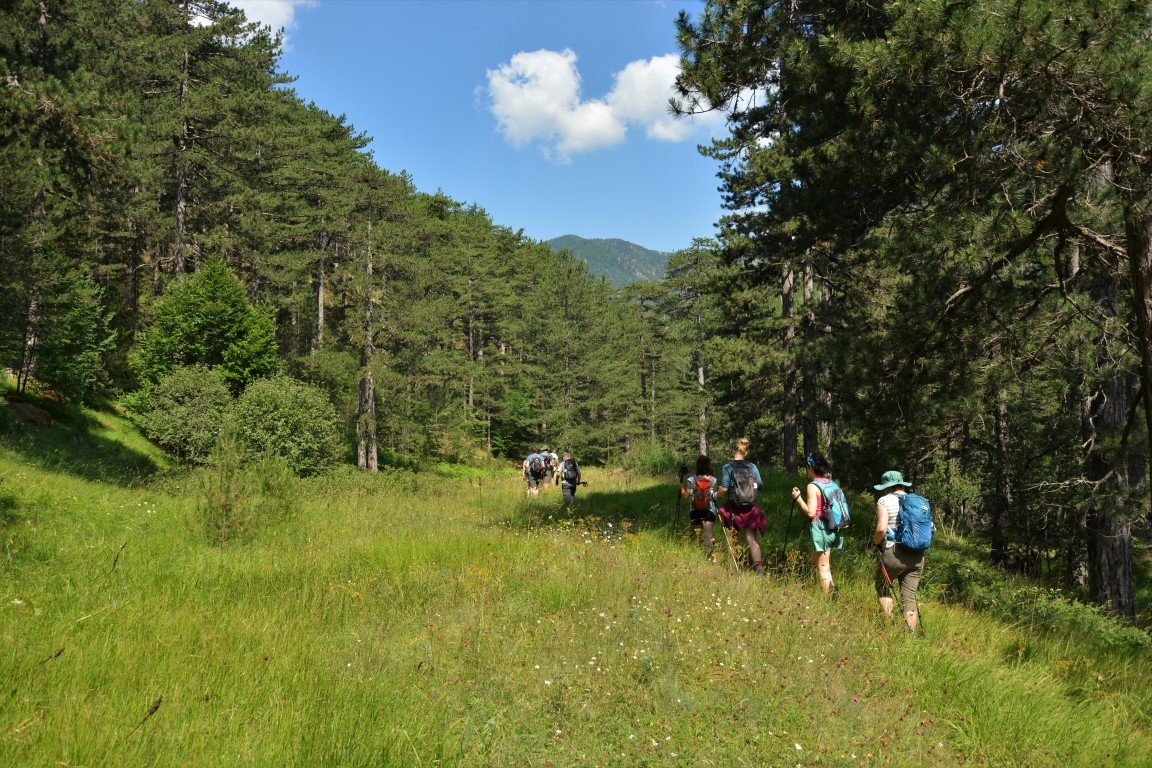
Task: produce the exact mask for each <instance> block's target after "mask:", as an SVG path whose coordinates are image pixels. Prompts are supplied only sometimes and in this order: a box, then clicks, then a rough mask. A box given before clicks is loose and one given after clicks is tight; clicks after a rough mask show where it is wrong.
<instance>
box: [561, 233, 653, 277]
mask: <svg viewBox="0 0 1152 768" xmlns="http://www.w3.org/2000/svg"><path fill="white" fill-rule="evenodd" d="M548 245H550V246H551V247H552V250H553V251H561V250H564V249H567V250H569V251H572V253H573V254H575V255H576V258H578V259H581V260H582V261H584V263H586V264H587V265H588V268H589V269H591V270H592V274H594V275H599V276H601V277H605V278H607V279H608V282H610V283H612V285H614V286H616V287H617V288H619V287H621V286H624V285H627V284H628V283H635V282H636V281H638V280H659V279H661V278H663V277H664V265H665V264H666V263H667V262H668V257H669V255H670V254H668V253H665V252H664V251H651V250H649V249H647V248H643V247H641V246H639V245H636V244H635V243H630V242H628V241H627V240H617V239H615V238H611V239H600V238H586V237H579V236H577V235H564V236H563V237H555V238H553V239H551V240H549V241H548Z"/></svg>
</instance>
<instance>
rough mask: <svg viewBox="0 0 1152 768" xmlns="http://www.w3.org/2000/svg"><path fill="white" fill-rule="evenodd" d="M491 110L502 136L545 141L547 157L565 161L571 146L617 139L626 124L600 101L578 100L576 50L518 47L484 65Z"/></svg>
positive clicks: (524, 141) (516, 140)
mask: <svg viewBox="0 0 1152 768" xmlns="http://www.w3.org/2000/svg"><path fill="white" fill-rule="evenodd" d="M488 95H489V97H490V98H491V100H492V103H491V109H492V114H493V115H495V116H496V122H497V123H498V124H499V126H500V131H501V132H502V133H503V134H504V138H506V139H507V140H508V141H510V142H512V143H513V144H515V145H517V146H522V145H524V144H527V143H530V142H533V141H544V142H546V143H547V144H549V145H550V149H548V150H546V153H547V154H548V155H549V157H552V158H553V159H555V160H557V161H559V162H565V163H566V162H568V161H569V160H570V157H571V154H572V153H573V152H587V151H590V150H593V149H599V148H601V147H607V146H611V145H613V144H618V143H620V142H621V141H623V140H624V134H625V131H626V130H627V129H626V128H625V126H624V124H623V123H622V122H621V121H620V120H618V119H617V118H616V117H615V116H614V115H613V114H612V110H611V109H610V108H609V107H608V105H607V104H605V103H604V102H602V101H581V99H580V73H579V72H578V71H577V70H576V54H575V53H573V52H572V51H570V50H565V51H562V52H560V53H557V52H555V51H533V52H531V53H529V52H522V53H518V54H516V55H515V56H513V57H512V60H511V61H510V62H508V63H507V64H504V65H502V66H501V67H500V68H499V69H494V70H488Z"/></svg>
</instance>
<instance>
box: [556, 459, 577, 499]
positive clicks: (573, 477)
mask: <svg viewBox="0 0 1152 768" xmlns="http://www.w3.org/2000/svg"><path fill="white" fill-rule="evenodd" d="M556 476H557V477H559V478H560V490H561V491H563V493H564V503H565V504H566V505H567V506H569V507H570V506H572V505H573V504H575V503H576V489H577V488H579V487H580V465H579V464H577V463H576V459H574V458H572V453H571V451H564V458H563V459H561V461H560V471H559V472H557V473H556Z"/></svg>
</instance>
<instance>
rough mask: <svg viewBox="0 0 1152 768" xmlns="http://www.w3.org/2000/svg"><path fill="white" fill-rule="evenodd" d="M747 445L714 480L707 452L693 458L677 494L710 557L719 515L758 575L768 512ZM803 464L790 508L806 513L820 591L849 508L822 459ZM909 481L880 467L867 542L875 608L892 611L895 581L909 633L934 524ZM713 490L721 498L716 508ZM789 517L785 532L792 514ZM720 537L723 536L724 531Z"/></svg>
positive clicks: (827, 586) (829, 583)
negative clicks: (802, 482)
mask: <svg viewBox="0 0 1152 768" xmlns="http://www.w3.org/2000/svg"><path fill="white" fill-rule="evenodd" d="M748 448H749V440H748V438H746V437H742V438H740V439H739V440H737V441H736V445H735V447H734V450H733V452H732V460H731V461H729V462H727V463H725V464H724V466H723V467H722V468H721V470H720V477H719V478H717V477H715V476H714V475H713V474H712V464H711V462H710V460H709V459H708V457H707V456H699V457H697V459H696V469H695V472H694V473H693V474H692V475H689V476H688V477H686V478H683V482H682V483H681V486H680V495H681V496H682V497H683V498H687V499H692V506H691V520H692V524H693V525H694V526H695V527H697V528H699V530H700V538H701V544H702V546H703V547H704V549H705V551H706V552H707V554H708V556H709V557H710V558H711V557H712V553H713V550H714V547H715V537H714V531H713V526H714V524H715V523H716V522H717V521H719V522H720V524H721V525H722V526H724V527H725V528H731V529H733V530H734V531H737V532H738V533H742V534H743V535H744V541H745V543H746V544H747V547H748V556H749V558H750V559H751V561H752V568H753V570H754V571H755V572H756V573H758V574H763V572H764V566H763V558H762V555H761V551H760V541H759V538H760V537H761V536H763V535H764V534H765V533H766V532H767V530H768V518H767V517H766V516H765V515H764V513H763V512H762V511H761V509H760V506H759V504H758V503H757V502H758V498H759V493H760V490H761V489H762V488H763V487H764V482H763V480H762V479H761V477H760V469H759V468H758V467H757V466H756V465H755V464H754V463H752V462H750V461H748V460H747V456H748ZM807 465H808V466H807V473H808V485H807V486H806V488H805V490H804V491H801V489H800V488H799V487H793V488H792V492H791V496H792V502H793V507H792V511H795V509H797V508H798V509H799V510H800V511H801V512H803V513H804V514H805V515H806V516H807V517H808V525H807V534H806V535H804V536H803V544H804V548H805V549H807V550H808V551H809V552H811V555H812V565H813V566H814V567H815V569H816V574H817V578H818V579H819V581H820V586H821V587H822V588H823V590H824V592H826V593H835V591H836V582H835V581H834V580H833V578H832V562H831V559H832V551H833V550H837V549H843V548H844V529H845V527H846V526H847V524H848V522H849V519H850V517H849V515H850V513H849V510H848V504H847V501H846V499H845V497H844V492H843V491H842V490H841V489H840V486H839V485H838V484H837V483H836V481H835V480H833V479H832V467H831V465H830V464H829V463H828V459H826V458H825V457H824V455H823V454H821V453H819V452H818V451H813V452H812V453H810V454H808V456H807ZM681 473H682V474H684V470H681ZM911 487H912V484H911V483H909V482H907V481H905V480H904V477H903V475H902V474H901V473H900V472H897V471H895V470H890V471H888V472H885V473H884V475H883V476H882V477H881V479H880V482H879V483H878V484H876V485H874V486H873V488H875V489H876V491H878V492H879V493H880V494H881V495H880V497H879V499H878V500H877V503H876V528H875V530H874V531H873V532H872V536H871V540H870V542H869V545H868V548H869V550H871V551H873V552H875V553H876V572H875V577H874V581H875V587H876V596H877V599H878V601H879V603H880V608H881V609H882V610H883V612H884V614H885V615H886V616H889V617H891V616H892V614H893V610H894V604H893V587H894V586H898V587H899V593H900V606H901V608H902V612H903V614H904V621H905V624H906V628H907V631H908V632H909V633H915V632H916V628H917V625H918V623H919V618H920V612H919V609H918V606H917V602H916V591H917V589H918V587H919V585H920V576H921V574H922V573H923V572H924V553H925V551H926V550H927V549H928V547H929V546H930V545H931V537H932V523H931V510H930V507H929V504H928V501H927V500H926V499H924V497H922V496H920V495H918V494H915V493H912V492H911V490H910V489H911ZM719 496H724V497H725V500H724V503H723V504H721V505H719V506H718V505H717V501H718V497H719ZM788 523H789V533H790V528H791V512H790V513H789V520H788ZM723 535H724V536H725V539H726V541H727V533H724V534H723ZM786 535H787V534H786ZM729 543H730V542H729Z"/></svg>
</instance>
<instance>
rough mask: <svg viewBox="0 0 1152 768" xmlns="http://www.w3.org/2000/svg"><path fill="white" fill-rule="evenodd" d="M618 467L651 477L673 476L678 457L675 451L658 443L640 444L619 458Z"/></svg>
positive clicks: (678, 461)
mask: <svg viewBox="0 0 1152 768" xmlns="http://www.w3.org/2000/svg"><path fill="white" fill-rule="evenodd" d="M620 466H622V467H623V468H624V469H628V470H631V471H633V472H638V473H640V474H644V475H650V476H652V477H663V476H668V475H672V476H675V475H676V470H677V468H678V467H679V466H680V457H679V456H678V455H677V454H676V451H674V450H672V449H671V448H667V447H665V446H663V445H660V444H659V443H653V442H642V443H637V444H636V445H634V446H632V450H630V451H628V452H627V453H625V454H624V455H623V456H622V457H621V459H620Z"/></svg>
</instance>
